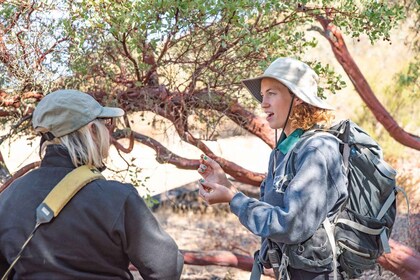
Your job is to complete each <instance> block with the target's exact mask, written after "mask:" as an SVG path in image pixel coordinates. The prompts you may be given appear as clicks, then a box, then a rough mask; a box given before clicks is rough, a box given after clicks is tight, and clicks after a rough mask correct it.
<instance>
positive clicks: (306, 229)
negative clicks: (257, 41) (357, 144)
mask: <svg viewBox="0 0 420 280" xmlns="http://www.w3.org/2000/svg"><path fill="white" fill-rule="evenodd" d="M317 82H318V76H317V75H316V73H315V72H314V71H313V70H312V69H311V68H310V67H309V66H308V65H307V64H305V63H303V62H301V61H299V60H296V59H293V58H278V59H276V60H275V61H274V62H273V63H271V65H270V66H269V67H268V68H267V69H266V70H265V71H264V73H263V75H261V76H259V77H257V78H252V79H247V80H244V81H243V84H244V85H245V86H246V88H247V89H248V90H249V91H250V92H251V94H252V95H253V96H254V97H255V98H256V99H257V100H258V101H259V102H260V103H261V107H262V109H263V110H264V112H265V113H266V114H267V118H266V119H267V122H268V124H269V126H270V127H271V128H273V129H282V134H281V136H280V139H276V141H277V143H276V147H275V148H274V150H273V151H272V153H271V155H270V159H269V164H268V171H267V176H266V178H265V180H264V181H263V183H262V184H261V193H260V200H257V199H254V198H250V197H248V196H246V195H245V194H243V193H242V192H238V191H237V190H236V188H235V186H233V184H232V183H231V182H229V181H228V180H227V178H226V175H225V173H224V172H223V170H222V169H221V167H220V165H219V164H218V163H216V162H215V161H214V160H212V159H211V158H209V157H207V156H205V155H203V156H202V157H201V165H200V168H199V170H198V171H199V173H200V174H201V175H202V176H203V178H204V180H203V179H202V180H200V184H199V192H200V195H201V197H202V198H203V199H204V200H206V201H207V202H208V203H209V204H214V203H229V204H230V209H231V211H232V213H234V214H235V215H237V216H238V218H239V221H240V222H241V223H242V224H243V225H244V226H245V227H246V228H247V229H249V230H250V231H251V232H252V233H254V234H256V235H258V236H260V237H261V238H262V244H261V249H260V251H259V255H257V257H256V264H257V269H258V267H259V269H261V267H260V266H259V264H262V265H263V266H264V267H266V268H269V267H273V266H275V265H274V264H273V262H270V260H269V255H270V254H269V253H268V252H270V253H271V252H277V253H278V255H277V256H278V258H279V260H280V259H281V261H279V263H278V264H276V265H278V266H279V267H280V270H278V269H277V270H276V272H277V273H279V274H281V275H282V277H290V278H291V279H328V278H329V277H333V276H332V275H333V270H334V269H333V263H332V250H331V245H330V244H329V242H328V239H327V235H326V234H325V230H324V229H323V227H322V226H321V224H322V223H323V221H324V220H325V219H326V217H333V216H334V214H335V213H337V211H338V210H339V209H338V207H337V205H340V204H341V203H342V202H343V201H344V200H345V199H346V197H347V188H346V181H347V179H346V176H345V173H344V170H343V168H342V156H341V154H340V151H339V142H338V140H337V139H336V138H335V137H332V136H328V135H327V134H325V135H324V134H322V135H320V136H317V137H312V138H311V139H309V140H308V141H305V142H303V141H302V142H301V143H304V144H302V145H299V140H300V139H302V138H303V137H305V132H306V131H308V130H310V129H311V128H314V127H322V126H323V125H326V124H328V123H329V122H330V121H331V119H332V114H331V110H332V109H333V108H332V107H331V106H330V105H329V104H328V103H326V102H325V101H324V100H322V99H320V98H319V97H318V96H317V92H318V83H317ZM291 151H293V153H292V152H291ZM286 163H287V164H286ZM323 231H324V232H323ZM270 249H272V250H273V251H270ZM254 268H255V266H254ZM254 272H255V269H253V273H252V274H251V277H254V278H253V279H259V278H256V276H255V273H254ZM339 277H340V278H341V277H342V276H341V275H340V274H339Z"/></svg>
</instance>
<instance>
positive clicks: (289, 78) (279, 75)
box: [242, 57, 334, 110]
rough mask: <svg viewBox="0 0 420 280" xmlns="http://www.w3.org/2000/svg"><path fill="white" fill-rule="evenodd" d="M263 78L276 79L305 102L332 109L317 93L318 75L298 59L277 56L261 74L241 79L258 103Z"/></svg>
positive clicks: (260, 98) (260, 97) (260, 100)
mask: <svg viewBox="0 0 420 280" xmlns="http://www.w3.org/2000/svg"><path fill="white" fill-rule="evenodd" d="M263 78H273V79H276V80H277V81H279V82H280V83H282V84H283V85H285V86H286V87H287V88H288V89H290V91H291V92H293V93H294V94H295V95H296V96H297V97H299V98H300V99H301V100H302V101H303V102H305V103H308V104H311V105H313V106H315V107H318V108H321V109H327V110H334V108H333V107H332V106H331V105H329V104H328V103H327V102H325V101H324V100H322V99H321V98H319V97H318V95H317V93H318V79H319V78H318V75H317V74H316V73H315V71H314V70H312V68H311V67H309V66H308V65H307V64H305V63H303V62H301V61H299V60H296V59H293V58H290V57H281V58H277V59H276V60H275V61H274V62H272V63H271V64H270V66H268V68H267V69H266V70H265V71H264V74H263V75H261V76H259V77H256V78H251V79H246V80H243V81H242V83H243V84H244V85H245V87H246V88H247V89H248V90H249V92H250V93H251V94H252V95H253V96H254V97H255V98H256V99H257V100H258V101H259V102H260V103H261V102H262V96H261V80H262V79H263Z"/></svg>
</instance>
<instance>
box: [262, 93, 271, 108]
mask: <svg viewBox="0 0 420 280" xmlns="http://www.w3.org/2000/svg"><path fill="white" fill-rule="evenodd" d="M264 96H265V95H263V96H262V101H261V108H267V107H269V106H270V104H269V103H268V102H267V100H266V99H265V97H264Z"/></svg>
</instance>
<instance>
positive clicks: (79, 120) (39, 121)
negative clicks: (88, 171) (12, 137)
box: [32, 89, 124, 137]
mask: <svg viewBox="0 0 420 280" xmlns="http://www.w3.org/2000/svg"><path fill="white" fill-rule="evenodd" d="M123 115H124V110H122V109H120V108H114V107H103V106H102V105H101V104H99V103H98V102H97V101H96V100H95V99H94V98H93V97H92V96H90V95H89V94H86V93H83V92H81V91H78V90H72V89H65V90H57V91H54V92H52V93H50V94H48V95H46V96H45V97H44V98H43V99H42V100H41V101H40V102H39V103H38V106H37V107H36V108H35V110H34V113H33V115H32V125H33V127H34V128H35V129H37V128H43V129H45V130H46V131H45V132H50V133H52V134H53V136H54V137H61V136H64V135H67V134H69V133H71V132H73V131H76V130H78V129H79V128H81V127H83V126H85V125H87V124H88V123H90V122H91V121H93V120H94V119H97V118H116V117H121V116H123Z"/></svg>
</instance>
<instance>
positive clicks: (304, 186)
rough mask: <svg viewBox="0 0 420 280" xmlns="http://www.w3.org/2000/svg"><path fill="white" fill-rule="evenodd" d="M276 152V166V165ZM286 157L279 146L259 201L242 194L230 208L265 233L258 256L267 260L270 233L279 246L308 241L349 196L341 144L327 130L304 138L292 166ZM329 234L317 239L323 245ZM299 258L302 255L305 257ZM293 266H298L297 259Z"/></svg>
mask: <svg viewBox="0 0 420 280" xmlns="http://www.w3.org/2000/svg"><path fill="white" fill-rule="evenodd" d="M275 157H276V162H277V167H274V166H273V165H274V158H275ZM284 158H285V154H284V153H282V152H280V151H279V150H278V149H277V148H276V149H275V150H273V152H272V153H271V155H270V162H269V167H268V173H267V177H266V179H265V181H264V182H263V183H262V185H261V198H260V200H257V199H254V198H249V197H247V196H245V195H244V194H243V193H238V194H236V195H235V196H234V198H233V200H232V201H231V203H230V208H231V211H232V212H233V213H234V214H236V215H237V216H238V217H239V220H240V222H241V223H242V224H243V225H244V226H245V227H246V228H248V229H249V230H250V231H251V232H252V233H254V234H256V235H258V236H260V237H262V246H261V251H260V252H261V253H260V254H261V255H260V256H261V261H262V262H263V263H264V264H267V261H268V260H267V256H266V251H267V249H268V248H267V246H268V245H267V240H266V239H267V238H270V240H272V241H274V242H275V243H277V244H278V245H279V246H280V248H281V247H282V245H283V244H288V245H296V244H302V243H304V242H305V241H306V240H308V239H309V238H310V237H311V236H313V235H314V234H315V232H316V231H317V229H318V228H319V227H320V225H321V224H322V222H323V221H324V219H325V218H326V217H327V216H328V217H331V216H332V215H333V214H335V213H336V212H337V211H338V207H339V205H340V204H341V203H342V202H343V201H344V200H345V199H346V197H347V178H346V176H345V172H344V168H343V163H342V156H341V154H340V152H339V143H338V141H337V139H335V138H334V137H332V136H328V135H324V134H323V135H320V136H317V137H313V138H311V139H310V140H308V141H306V142H305V144H304V146H303V147H300V148H299V149H298V151H296V154H295V156H294V160H293V163H292V164H293V167H292V166H291V165H292V164H290V163H289V164H290V166H288V168H283V166H284V165H285V164H286V162H285V160H284ZM291 168H293V170H294V172H292V171H291ZM273 170H276V172H273ZM291 173H293V174H291ZM291 175H294V176H293V177H292V176H291ZM324 237H325V238H324ZM326 238H327V237H326V235H325V236H323V240H320V241H319V243H322V244H317V245H318V246H319V248H320V249H322V247H321V246H326V245H329V244H328V242H326V241H327V240H326ZM311 246H313V244H312V245H311ZM319 251H320V250H319ZM330 256H331V254H330V252H326V255H325V257H326V258H328V257H330ZM299 258H300V259H302V256H299ZM330 261H331V258H330V259H329V262H330ZM290 265H291V266H294V264H293V263H291V264H290ZM295 268H302V267H295ZM329 269H330V267H328V268H327V269H322V270H324V271H325V270H329ZM305 270H310V269H307V268H305ZM322 270H321V271H322ZM315 271H317V270H316V269H315Z"/></svg>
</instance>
